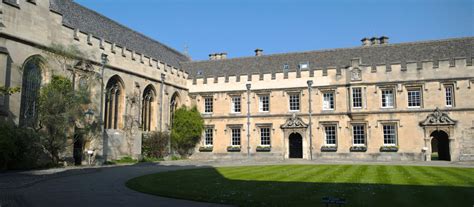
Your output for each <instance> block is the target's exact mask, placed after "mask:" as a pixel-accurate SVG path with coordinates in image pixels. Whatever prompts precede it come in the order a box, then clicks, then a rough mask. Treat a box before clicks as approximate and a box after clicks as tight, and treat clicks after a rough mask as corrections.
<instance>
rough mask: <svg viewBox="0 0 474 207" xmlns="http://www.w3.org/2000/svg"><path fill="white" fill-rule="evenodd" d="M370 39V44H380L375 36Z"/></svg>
mask: <svg viewBox="0 0 474 207" xmlns="http://www.w3.org/2000/svg"><path fill="white" fill-rule="evenodd" d="M370 41H371V42H372V45H379V44H380V42H379V38H376V37H372V38H370Z"/></svg>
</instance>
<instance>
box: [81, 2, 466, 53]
mask: <svg viewBox="0 0 474 207" xmlns="http://www.w3.org/2000/svg"><path fill="white" fill-rule="evenodd" d="M76 2H77V3H80V4H82V5H84V6H86V7H88V8H90V9H93V10H95V11H97V12H99V13H101V14H103V15H105V16H107V17H109V18H111V19H113V20H115V21H117V22H119V23H121V24H123V25H125V26H128V27H129V28H132V29H134V30H136V31H138V32H140V33H143V34H145V35H147V36H149V37H151V38H154V39H156V40H158V41H160V42H162V43H164V44H166V45H168V46H170V47H172V48H175V49H176V50H178V51H181V52H183V51H184V50H185V45H187V47H188V51H189V54H190V55H191V57H192V58H193V60H203V59H207V58H208V54H210V53H215V52H227V53H228V56H229V58H231V57H242V56H251V55H253V54H254V53H253V50H254V49H255V48H262V49H263V50H264V53H265V54H273V53H285V52H295V51H307V50H319V49H327V48H341V47H355V46H359V45H360V44H361V43H360V39H362V38H363V37H372V36H382V35H385V36H388V37H389V38H390V42H391V43H399V42H409V41H420V40H434V39H444V38H453V37H466V36H474V0H360V1H356V0H321V1H319V0H271V1H270V0H76Z"/></svg>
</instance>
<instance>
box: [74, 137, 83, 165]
mask: <svg viewBox="0 0 474 207" xmlns="http://www.w3.org/2000/svg"><path fill="white" fill-rule="evenodd" d="M83 151H84V139H83V135H82V133H77V134H74V151H73V158H74V165H81V164H82V153H83Z"/></svg>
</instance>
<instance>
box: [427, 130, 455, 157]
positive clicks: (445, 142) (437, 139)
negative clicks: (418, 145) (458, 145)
mask: <svg viewBox="0 0 474 207" xmlns="http://www.w3.org/2000/svg"><path fill="white" fill-rule="evenodd" d="M430 137H431V160H446V161H451V153H450V150H449V135H448V134H447V133H446V132H445V131H442V130H436V131H434V132H432V133H431V134H430Z"/></svg>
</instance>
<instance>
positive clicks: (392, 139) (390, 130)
mask: <svg viewBox="0 0 474 207" xmlns="http://www.w3.org/2000/svg"><path fill="white" fill-rule="evenodd" d="M395 130H396V129H395V124H387V125H383V143H384V144H385V145H395V144H397V134H396V131H395Z"/></svg>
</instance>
